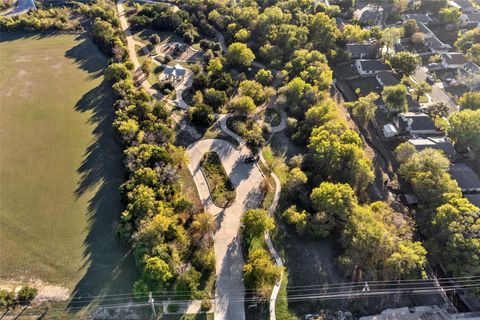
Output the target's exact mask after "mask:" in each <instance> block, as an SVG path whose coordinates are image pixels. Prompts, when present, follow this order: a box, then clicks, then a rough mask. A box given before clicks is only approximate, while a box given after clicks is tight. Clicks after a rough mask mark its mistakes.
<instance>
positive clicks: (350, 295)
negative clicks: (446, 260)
mask: <svg viewBox="0 0 480 320" xmlns="http://www.w3.org/2000/svg"><path fill="white" fill-rule="evenodd" d="M469 288H480V285H479V284H478V283H476V284H471V285H465V286H459V285H451V286H445V287H443V288H442V289H443V290H445V291H454V290H462V289H469ZM439 289H440V288H439V287H431V288H430V287H428V288H411V289H399V290H396V291H394V290H385V291H378V292H375V291H370V292H361V291H357V292H343V293H337V294H326V295H325V294H323V295H320V294H319V295H295V296H287V297H279V298H277V299H278V300H282V301H285V300H286V301H291V302H302V301H309V300H342V299H358V298H372V297H379V296H383V295H392V294H399V293H402V294H403V295H407V296H409V295H425V294H431V293H437V292H438V290H439ZM403 291H406V292H403ZM269 300H270V299H269V298H247V299H229V300H228V303H242V304H243V303H246V302H259V301H264V302H267V301H269ZM193 301H194V300H171V301H170V302H171V303H174V304H184V305H186V304H189V303H191V302H193ZM148 305H149V304H148V303H128V304H125V303H120V304H106V305H100V306H98V307H99V308H102V309H112V308H128V307H140V306H148ZM82 308H83V307H70V308H69V309H71V310H74V309H82ZM50 310H63V309H62V308H52V309H50Z"/></svg>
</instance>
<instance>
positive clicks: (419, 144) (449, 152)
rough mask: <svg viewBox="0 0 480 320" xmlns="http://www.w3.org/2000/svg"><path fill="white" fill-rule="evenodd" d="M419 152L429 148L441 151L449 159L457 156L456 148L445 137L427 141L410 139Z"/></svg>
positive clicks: (427, 139)
mask: <svg viewBox="0 0 480 320" xmlns="http://www.w3.org/2000/svg"><path fill="white" fill-rule="evenodd" d="M408 142H409V143H410V144H412V145H413V146H414V147H415V149H417V150H418V151H420V150H424V149H427V148H432V149H436V150H441V151H443V153H445V155H446V156H447V157H453V156H454V155H455V153H456V152H455V148H454V147H453V145H452V144H451V143H450V142H449V141H448V140H447V139H446V138H445V137H427V138H425V139H421V138H419V139H410V140H408Z"/></svg>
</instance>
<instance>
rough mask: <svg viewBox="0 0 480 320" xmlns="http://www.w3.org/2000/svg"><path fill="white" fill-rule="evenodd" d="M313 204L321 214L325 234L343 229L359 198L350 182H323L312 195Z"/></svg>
mask: <svg viewBox="0 0 480 320" xmlns="http://www.w3.org/2000/svg"><path fill="white" fill-rule="evenodd" d="M310 199H311V200H312V206H313V208H314V209H315V211H316V212H317V213H318V214H319V215H320V216H321V219H320V223H321V225H322V229H323V233H324V235H328V234H329V233H330V232H331V231H332V230H337V231H338V230H341V229H342V228H343V226H344V225H345V223H346V222H347V221H348V219H349V216H350V213H351V211H352V210H353V208H354V207H355V206H356V204H357V199H356V197H355V193H354V191H353V189H352V188H351V187H350V186H349V185H348V184H342V183H331V182H322V183H321V184H320V186H319V187H318V188H315V189H313V191H312V194H311V195H310Z"/></svg>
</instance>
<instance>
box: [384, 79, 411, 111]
mask: <svg viewBox="0 0 480 320" xmlns="http://www.w3.org/2000/svg"><path fill="white" fill-rule="evenodd" d="M382 98H383V101H384V102H385V106H386V107H387V110H388V112H389V113H391V112H398V111H401V112H406V111H407V88H406V87H405V86H404V85H403V84H397V85H395V86H386V87H385V88H383V91H382Z"/></svg>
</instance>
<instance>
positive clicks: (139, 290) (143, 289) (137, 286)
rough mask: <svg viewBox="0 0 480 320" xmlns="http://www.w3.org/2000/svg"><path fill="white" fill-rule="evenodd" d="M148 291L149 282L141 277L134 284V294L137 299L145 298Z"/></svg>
mask: <svg viewBox="0 0 480 320" xmlns="http://www.w3.org/2000/svg"><path fill="white" fill-rule="evenodd" d="M148 291H149V289H148V284H147V282H146V281H145V280H144V279H139V280H137V281H135V283H134V284H133V296H134V297H135V299H138V300H143V299H145V297H148Z"/></svg>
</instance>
